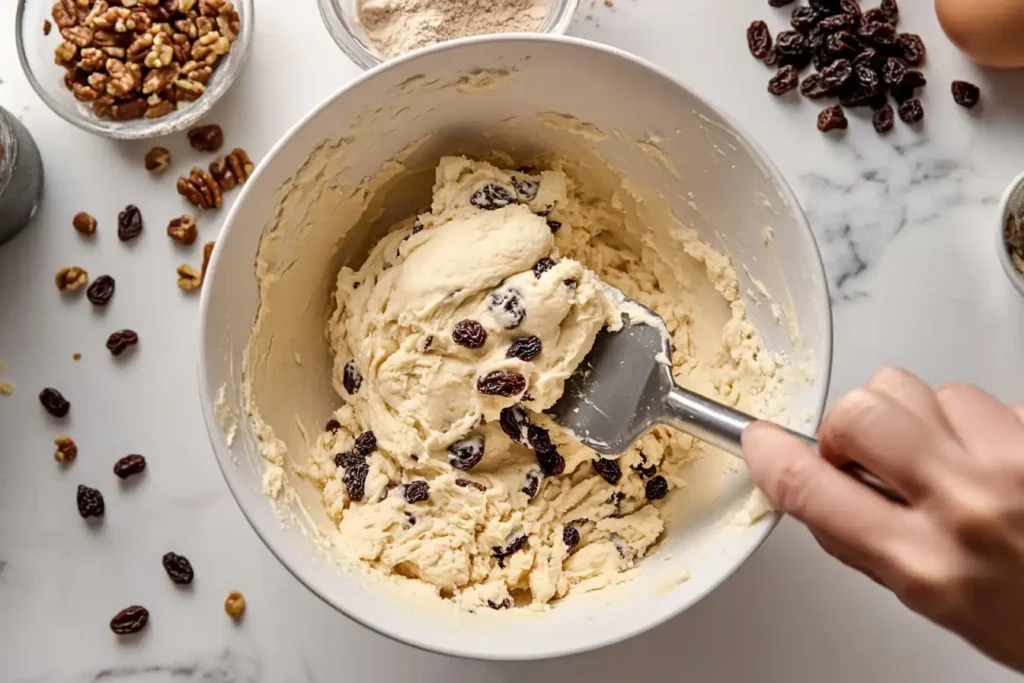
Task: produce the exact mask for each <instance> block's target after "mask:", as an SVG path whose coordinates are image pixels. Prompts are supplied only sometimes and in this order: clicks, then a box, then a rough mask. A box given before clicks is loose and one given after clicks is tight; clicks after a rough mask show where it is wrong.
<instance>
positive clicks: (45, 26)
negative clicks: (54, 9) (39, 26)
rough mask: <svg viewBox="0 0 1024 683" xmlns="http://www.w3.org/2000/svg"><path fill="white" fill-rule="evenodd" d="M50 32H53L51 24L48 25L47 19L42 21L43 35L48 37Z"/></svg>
mask: <svg viewBox="0 0 1024 683" xmlns="http://www.w3.org/2000/svg"><path fill="white" fill-rule="evenodd" d="M51 30H53V24H51V23H50V20H49V19H43V35H44V36H48V35H50V31H51Z"/></svg>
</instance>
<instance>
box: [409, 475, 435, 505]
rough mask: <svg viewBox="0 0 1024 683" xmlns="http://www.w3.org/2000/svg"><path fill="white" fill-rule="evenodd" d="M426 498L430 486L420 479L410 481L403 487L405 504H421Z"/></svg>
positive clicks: (428, 494) (428, 495)
mask: <svg viewBox="0 0 1024 683" xmlns="http://www.w3.org/2000/svg"><path fill="white" fill-rule="evenodd" d="M427 498H430V485H429V484H427V482H425V481H423V480H422V479H417V480H416V481H410V482H409V483H408V484H406V485H405V502H406V503H409V504H412V503H422V502H423V501H425V500H426V499H427Z"/></svg>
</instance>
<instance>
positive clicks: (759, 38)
mask: <svg viewBox="0 0 1024 683" xmlns="http://www.w3.org/2000/svg"><path fill="white" fill-rule="evenodd" d="M747 47H748V48H749V49H750V54H752V55H754V58H755V59H761V60H763V59H765V58H766V57H767V56H768V55H769V53H771V51H772V32H771V31H769V30H768V24H766V23H764V22H763V21H760V20H758V21H755V22H753V23H751V24H750V26H749V27H748V28H747Z"/></svg>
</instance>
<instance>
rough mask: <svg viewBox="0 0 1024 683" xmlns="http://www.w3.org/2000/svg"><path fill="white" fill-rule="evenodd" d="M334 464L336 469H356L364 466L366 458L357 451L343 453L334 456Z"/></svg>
mask: <svg viewBox="0 0 1024 683" xmlns="http://www.w3.org/2000/svg"><path fill="white" fill-rule="evenodd" d="M334 464H335V466H337V467H346V468H347V467H353V466H355V467H358V466H359V465H365V464H366V456H365V455H363V454H362V453H360V452H358V451H344V452H342V453H336V454H335V455H334Z"/></svg>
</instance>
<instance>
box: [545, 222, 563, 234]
mask: <svg viewBox="0 0 1024 683" xmlns="http://www.w3.org/2000/svg"><path fill="white" fill-rule="evenodd" d="M548 229H549V230H551V234H552V235H554V234H555V233H556V232H558V231H559V230H561V229H562V221H553V220H551V219H548Z"/></svg>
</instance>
